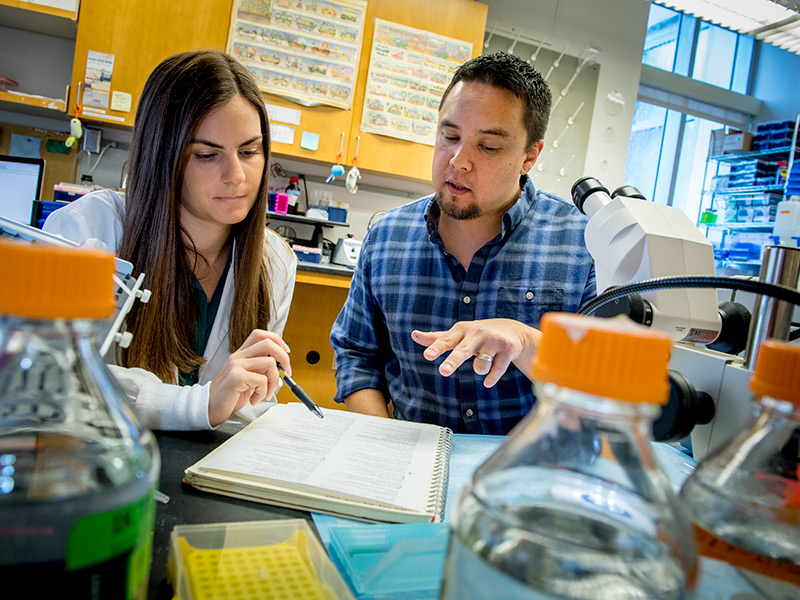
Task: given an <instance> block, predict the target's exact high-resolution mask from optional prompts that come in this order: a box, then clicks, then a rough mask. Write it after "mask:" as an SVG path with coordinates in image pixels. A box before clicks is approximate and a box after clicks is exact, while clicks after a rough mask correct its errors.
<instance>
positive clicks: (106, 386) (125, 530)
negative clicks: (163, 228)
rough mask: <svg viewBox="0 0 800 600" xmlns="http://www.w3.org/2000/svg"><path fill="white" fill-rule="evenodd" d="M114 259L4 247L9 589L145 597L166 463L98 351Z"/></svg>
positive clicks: (0, 287) (2, 576)
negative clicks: (157, 491)
mask: <svg viewBox="0 0 800 600" xmlns="http://www.w3.org/2000/svg"><path fill="white" fill-rule="evenodd" d="M113 273H114V257H113V256H112V255H111V254H108V253H105V252H101V251H98V250H86V249H75V248H58V247H54V246H45V245H40V244H24V243H20V242H13V241H9V240H0V582H1V584H0V589H2V591H3V596H4V597H9V598H12V597H13V598H17V597H19V598H23V597H24V598H60V597H70V598H114V599H117V598H127V599H139V598H141V599H144V598H146V596H147V585H148V574H149V569H150V560H151V554H152V535H153V524H154V516H155V500H154V497H155V496H154V492H155V487H156V484H157V478H158V473H159V469H160V461H159V454H158V449H157V447H156V442H155V439H154V437H153V434H152V433H151V432H150V431H149V430H148V429H146V428H145V427H144V426H143V425H142V423H141V422H140V420H139V417H138V416H137V415H136V413H135V411H134V410H133V409H132V407H131V406H130V405H129V403H128V401H127V399H126V397H125V394H124V392H123V390H122V388H121V387H120V385H119V383H118V382H117V381H116V379H115V378H114V376H113V375H112V374H111V372H110V371H109V369H108V367H106V365H105V364H104V362H103V360H102V359H101V357H100V355H99V354H98V352H97V350H96V347H95V339H96V337H97V336H98V334H99V333H100V332H101V330H102V329H103V327H104V326H105V327H107V326H108V323H109V321H108V317H109V316H110V315H112V313H113V312H114V297H113V292H114V287H113V286H114V284H113V280H112V275H113Z"/></svg>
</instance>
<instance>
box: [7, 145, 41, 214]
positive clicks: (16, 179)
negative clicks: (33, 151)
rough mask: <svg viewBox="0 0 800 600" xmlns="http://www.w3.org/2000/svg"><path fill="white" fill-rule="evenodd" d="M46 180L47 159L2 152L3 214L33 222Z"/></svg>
mask: <svg viewBox="0 0 800 600" xmlns="http://www.w3.org/2000/svg"><path fill="white" fill-rule="evenodd" d="M43 179H44V159H41V158H23V157H21V156H3V155H2V154H0V216H1V217H6V218H8V219H14V220H15V221H19V222H20V223H24V224H26V225H34V222H33V221H34V219H35V217H36V214H35V213H36V211H35V207H36V204H35V202H36V201H37V200H39V198H40V196H41V193H42V180H43Z"/></svg>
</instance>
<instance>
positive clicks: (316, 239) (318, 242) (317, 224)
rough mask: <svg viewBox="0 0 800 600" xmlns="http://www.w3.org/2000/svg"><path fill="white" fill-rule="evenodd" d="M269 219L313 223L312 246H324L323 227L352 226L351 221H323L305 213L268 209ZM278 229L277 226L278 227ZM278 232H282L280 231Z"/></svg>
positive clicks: (305, 223)
mask: <svg viewBox="0 0 800 600" xmlns="http://www.w3.org/2000/svg"><path fill="white" fill-rule="evenodd" d="M267 219H268V220H271V219H274V220H276V221H287V222H289V223H302V224H304V225H312V226H313V227H314V233H313V234H312V236H311V240H310V242H309V245H310V246H311V247H316V248H322V240H323V236H322V228H323V227H350V224H349V223H342V222H341V221H323V220H321V219H312V218H311V217H306V216H304V215H284V214H283V213H276V212H273V211H267ZM276 229H277V228H276ZM278 233H281V232H280V231H278Z"/></svg>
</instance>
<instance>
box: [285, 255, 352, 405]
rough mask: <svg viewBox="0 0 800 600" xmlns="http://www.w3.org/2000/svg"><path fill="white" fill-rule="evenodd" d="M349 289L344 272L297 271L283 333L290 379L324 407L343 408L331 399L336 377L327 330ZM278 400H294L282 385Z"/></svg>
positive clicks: (347, 279) (334, 390) (295, 399)
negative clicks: (288, 352)
mask: <svg viewBox="0 0 800 600" xmlns="http://www.w3.org/2000/svg"><path fill="white" fill-rule="evenodd" d="M349 291H350V277H349V276H347V275H331V274H327V273H314V272H310V271H298V272H297V282H296V284H295V289H294V297H293V298H292V308H291V310H290V311H289V319H288V321H287V322H286V328H285V329H284V332H283V339H284V340H285V341H286V343H287V344H289V347H290V348H291V349H292V354H291V359H292V378H293V379H294V380H295V381H297V383H298V384H299V385H300V387H302V388H303V389H304V390H305V391H306V392H308V395H309V396H311V398H313V399H314V401H315V402H316V403H317V404H319V405H320V406H322V407H325V408H338V409H344V405H343V404H336V403H335V402H334V401H333V396H334V395H335V394H336V378H335V376H334V373H335V370H334V360H333V357H334V354H333V348H332V347H331V343H330V333H331V328H332V327H333V322H334V321H335V320H336V317H337V316H338V315H339V311H340V310H341V309H342V306H344V301H345V300H346V299H347V294H348V292H349ZM278 401H279V402H296V401H297V398H296V397H295V396H294V394H292V392H291V390H289V389H288V388H287V387H286V386H284V387H282V388H281V390H280V392H278Z"/></svg>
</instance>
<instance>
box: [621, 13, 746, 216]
mask: <svg viewBox="0 0 800 600" xmlns="http://www.w3.org/2000/svg"><path fill="white" fill-rule="evenodd" d="M754 46H755V44H754V40H753V38H752V37H749V36H746V35H743V34H739V33H736V32H733V31H730V30H728V29H725V28H723V27H719V26H718V25H714V24H712V23H707V22H705V21H702V20H700V19H697V18H696V17H693V16H691V15H686V14H684V13H681V12H679V11H676V10H673V9H671V8H666V7H664V6H661V5H658V4H652V5H651V7H650V16H649V19H648V25H647V34H646V37H645V45H644V53H643V55H642V63H643V64H645V65H648V66H651V67H655V68H658V69H662V70H665V71H669V72H671V73H675V74H676V75H681V76H683V77H689V78H691V79H693V80H695V81H700V82H703V83H706V84H709V85H714V86H717V87H721V88H724V89H727V90H730V91H732V92H736V93H737V94H744V93H745V92H746V91H747V89H748V86H749V83H750V82H749V77H750V65H751V62H752V59H753V50H754ZM684 81H685V79H684ZM643 85H644V82H643ZM701 87H702V86H701ZM694 88H697V85H695V86H694ZM694 88H692V89H694ZM645 90H646V86H645V87H642V88H640V92H639V96H640V97H639V99H638V101H637V102H636V107H635V110H634V117H633V125H632V130H631V140H630V146H629V148H628V159H627V163H626V166H625V183H626V184H629V185H633V186H635V187H636V188H638V189H639V191H641V192H642V194H644V196H645V197H646V198H647V199H649V200H653V201H654V202H658V203H661V204H668V205H671V206H675V207H678V208H680V209H682V210H683V211H684V212H686V214H687V215H688V216H689V218H690V219H692V220H693V221H695V222H696V221H697V219H698V217H699V213H700V203H701V198H702V192H703V190H702V187H703V180H704V176H705V169H706V157H707V155H708V142H709V138H710V133H711V130H712V129H719V128H721V127H724V126H725V125H731V124H734V123H737V124H738V123H741V122H746V115H744V114H736V115H732V114H731V112H730V111H728V112H727V113H726V111H725V110H723V109H719V110H716V109H712V110H710V111H706V112H704V111H703V110H702V109H701V108H700V106H701V105H702V104H703V101H704V100H706V99H705V98H703V97H700V96H698V97H694V96H686V95H684V93H683V92H677V91H675V92H674V93H673V92H666V93H660V94H656V95H653V94H652V93H650V92H647V91H645ZM659 98H660V99H659ZM693 106H694V107H695V108H697V112H691V111H692V107H693ZM737 106H738V105H737ZM709 117H711V118H709ZM714 118H719V119H720V120H719V121H717V120H714Z"/></svg>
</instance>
